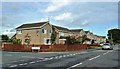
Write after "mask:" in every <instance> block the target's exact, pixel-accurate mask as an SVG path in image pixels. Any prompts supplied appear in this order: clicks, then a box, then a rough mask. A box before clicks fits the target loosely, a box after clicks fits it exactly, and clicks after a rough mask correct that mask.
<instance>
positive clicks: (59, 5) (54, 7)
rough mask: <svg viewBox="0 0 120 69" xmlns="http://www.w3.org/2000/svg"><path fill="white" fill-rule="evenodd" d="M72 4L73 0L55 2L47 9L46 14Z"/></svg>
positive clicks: (54, 0)
mask: <svg viewBox="0 0 120 69" xmlns="http://www.w3.org/2000/svg"><path fill="white" fill-rule="evenodd" d="M70 3H71V0H63V1H62V2H59V1H57V0H53V1H52V3H51V4H50V5H49V6H48V7H47V8H46V9H45V12H53V11H56V10H58V9H60V8H62V7H64V6H66V5H69V4H70Z"/></svg>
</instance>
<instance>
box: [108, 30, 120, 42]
mask: <svg viewBox="0 0 120 69" xmlns="http://www.w3.org/2000/svg"><path fill="white" fill-rule="evenodd" d="M107 36H108V39H109V41H110V42H111V43H115V44H116V43H120V29H110V30H108V34H107Z"/></svg>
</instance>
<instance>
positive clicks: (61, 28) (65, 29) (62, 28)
mask: <svg viewBox="0 0 120 69" xmlns="http://www.w3.org/2000/svg"><path fill="white" fill-rule="evenodd" d="M52 26H54V27H55V28H57V29H58V30H64V31H69V29H67V28H64V27H59V26H55V25H52Z"/></svg>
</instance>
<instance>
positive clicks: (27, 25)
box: [16, 22, 47, 29]
mask: <svg viewBox="0 0 120 69" xmlns="http://www.w3.org/2000/svg"><path fill="white" fill-rule="evenodd" d="M45 23H47V22H39V23H31V24H23V25H21V26H19V27H17V28H16V29H20V28H30V27H40V26H42V25H44V24H45Z"/></svg>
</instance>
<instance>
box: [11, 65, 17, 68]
mask: <svg viewBox="0 0 120 69" xmlns="http://www.w3.org/2000/svg"><path fill="white" fill-rule="evenodd" d="M16 66H17V65H12V66H9V67H10V68H11V67H16Z"/></svg>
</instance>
